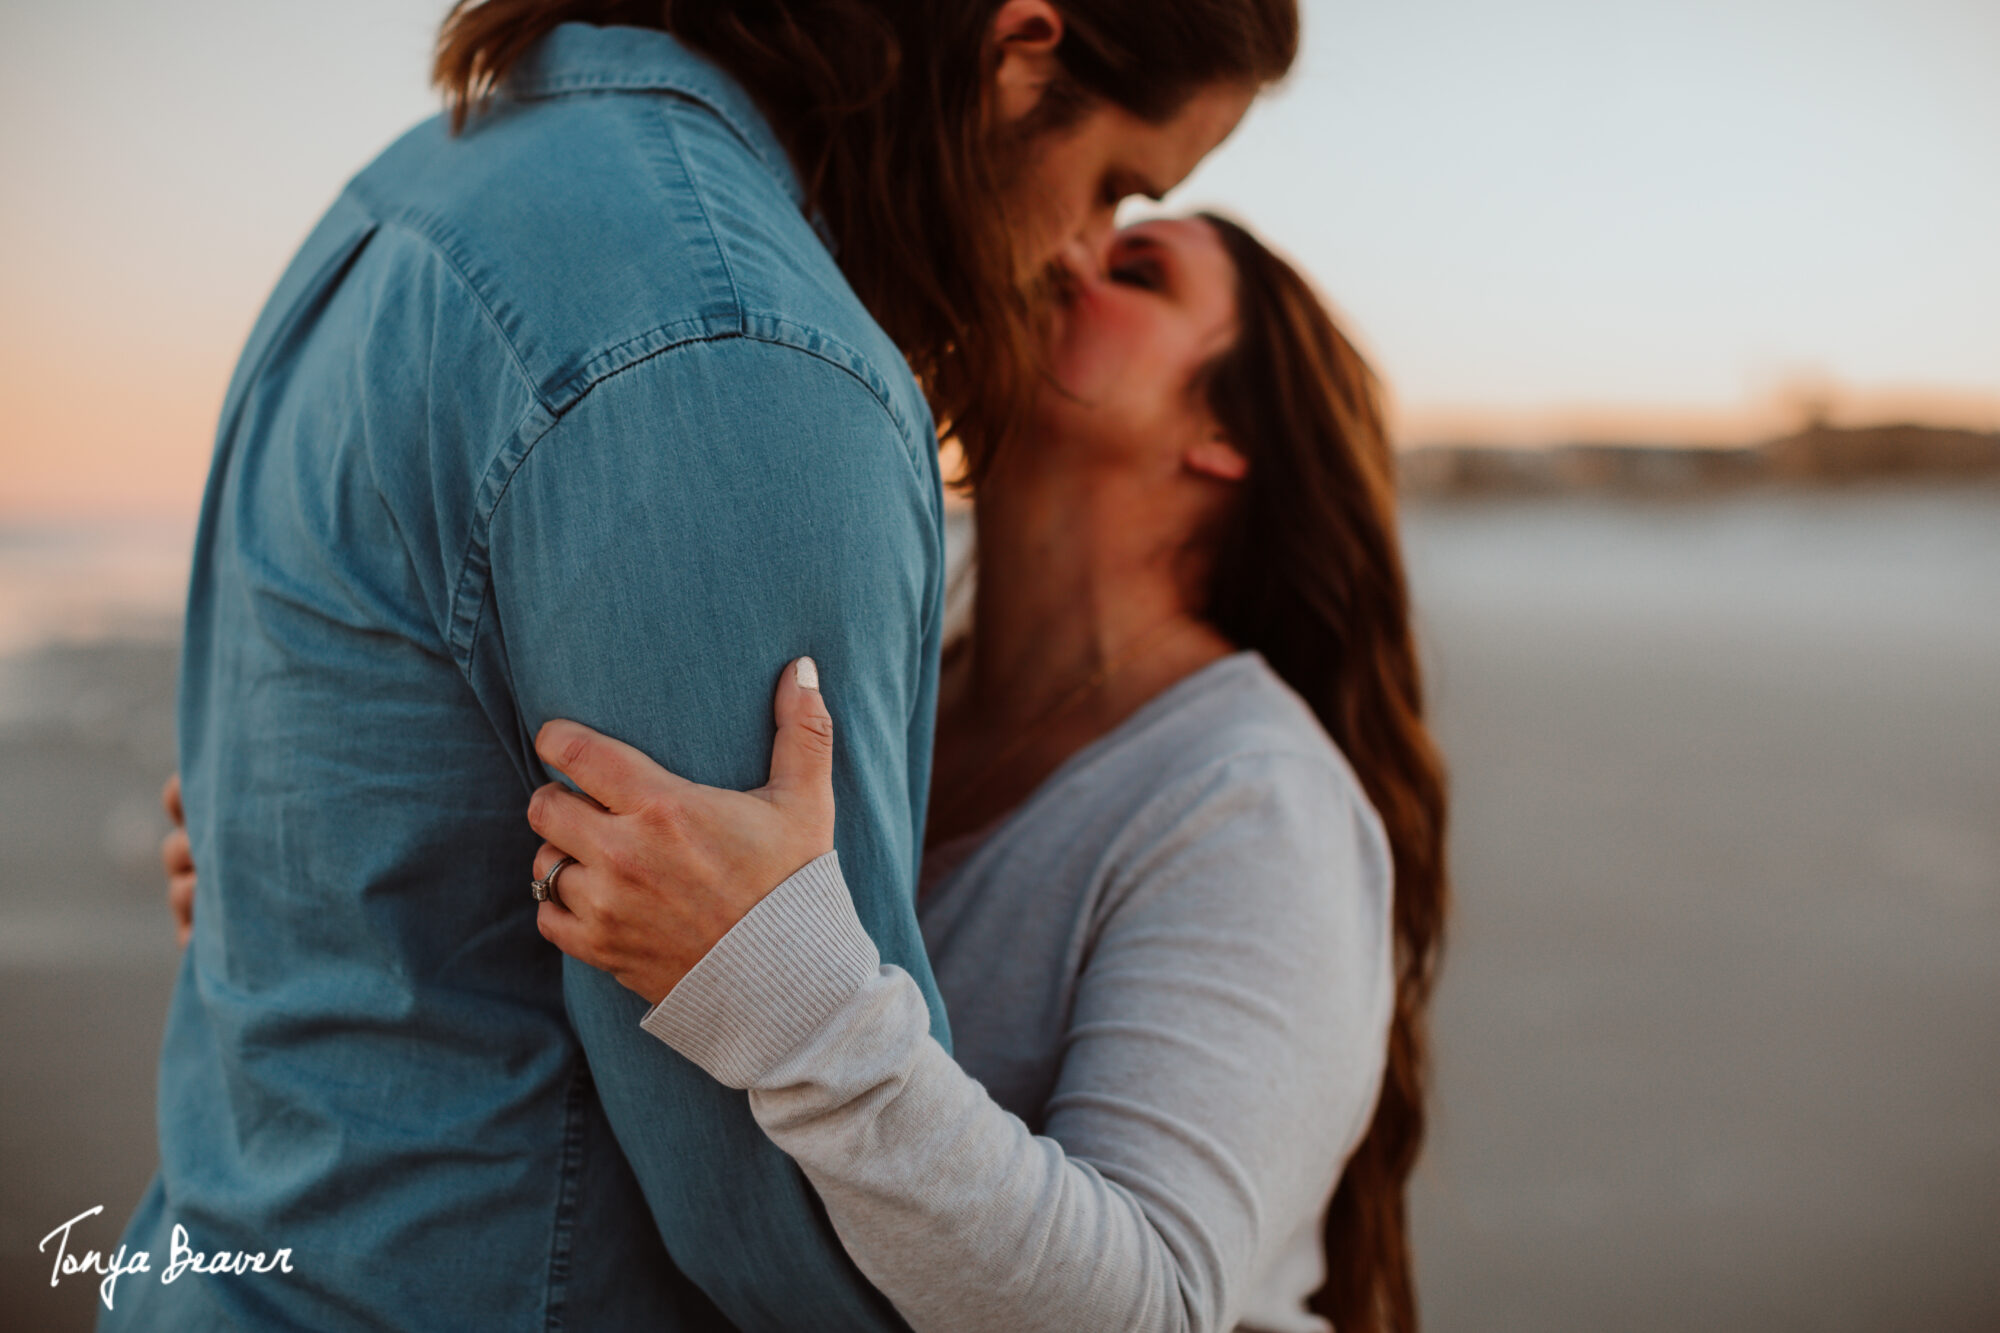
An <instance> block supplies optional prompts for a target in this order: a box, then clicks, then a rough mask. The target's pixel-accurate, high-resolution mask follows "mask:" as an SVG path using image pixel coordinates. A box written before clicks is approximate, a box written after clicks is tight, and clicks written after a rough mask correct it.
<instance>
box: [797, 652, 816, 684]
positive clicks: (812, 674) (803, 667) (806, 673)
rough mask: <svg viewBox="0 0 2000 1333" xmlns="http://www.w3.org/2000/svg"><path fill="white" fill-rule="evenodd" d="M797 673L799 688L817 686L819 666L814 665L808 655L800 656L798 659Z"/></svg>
mask: <svg viewBox="0 0 2000 1333" xmlns="http://www.w3.org/2000/svg"><path fill="white" fill-rule="evenodd" d="M798 673H799V688H800V689H802V690H816V689H818V688H819V667H817V666H816V665H814V663H813V660H812V659H811V658H810V657H801V658H800V659H799V665H798Z"/></svg>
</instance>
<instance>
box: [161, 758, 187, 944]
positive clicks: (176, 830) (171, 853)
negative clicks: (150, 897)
mask: <svg viewBox="0 0 2000 1333" xmlns="http://www.w3.org/2000/svg"><path fill="white" fill-rule="evenodd" d="M160 804H161V805H163V806H165V807H166V808H167V818H168V819H171V820H173V821H174V827H173V831H172V832H171V833H169V834H167V836H166V837H164V838H162V839H161V840H160V864H161V866H163V867H164V868H165V869H166V872H167V910H168V911H169V912H171V913H173V917H174V939H175V940H176V942H178V943H179V944H180V946H181V947H182V948H183V949H185V948H186V947H187V942H188V940H189V938H190V937H192V936H193V934H194V848H193V847H192V846H190V845H189V843H188V831H187V811H185V810H183V809H182V808H181V775H180V774H178V773H176V774H174V775H173V776H172V777H170V778H168V779H167V785H166V786H165V787H163V788H161V789H160Z"/></svg>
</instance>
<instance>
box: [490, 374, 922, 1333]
mask: <svg viewBox="0 0 2000 1333" xmlns="http://www.w3.org/2000/svg"><path fill="white" fill-rule="evenodd" d="M918 424H919V427H920V430H919V431H917V432H913V431H912V430H911V429H909V428H908V426H907V423H899V422H898V421H897V419H896V418H895V417H893V416H892V415H891V413H890V410H889V409H888V408H887V407H886V406H885V405H884V402H883V400H882V399H880V398H879V397H877V396H876V395H875V394H874V393H873V392H872V391H871V390H870V389H869V388H868V387H867V385H866V384H864V383H863V382H862V381H861V380H860V379H857V378H856V377H855V376H854V375H853V374H851V373H850V372H849V371H848V370H847V369H845V368H843V367H842V366H840V365H837V364H834V363H833V362H830V361H828V360H826V359H823V358H821V357H819V356H818V355H815V354H814V353H812V352H810V351H807V350H804V349H801V348H797V347H793V346H789V345H782V344H774V343H769V342H763V341H758V340H754V339H749V338H740V337H739V338H725V339H718V340H713V341H704V342H694V343H688V344H684V345H681V346H679V347H677V348H674V349H672V350H670V351H667V352H665V353H662V354H661V355H658V356H655V357H653V358H651V359H649V360H646V361H642V362H640V363H639V364H638V365H636V366H633V367H631V368H630V369H627V370H625V371H623V372H621V373H619V374H617V375H614V376H612V377H610V378H609V379H607V380H605V381H603V382H602V383H600V384H598V385H597V386H595V387H594V388H592V389H591V390H590V392H589V393H587V394H586V395H585V396H584V397H583V398H582V399H581V400H580V401H579V402H578V403H577V404H576V405H575V406H574V407H572V408H571V409H570V411H569V412H567V413H566V414H565V415H564V416H563V417H562V418H561V419H560V420H558V421H557V422H556V424H555V425H554V426H552V427H551V428H550V429H549V430H548V432H547V433H546V434H545V435H544V436H543V437H542V438H541V439H540V440H539V441H538V442H536V443H535V445H534V446H533V448H532V449H531V450H530V451H529V452H528V454H527V455H526V457H525V458H524V459H523V461H522V462H521V464H520V466H519V467H518V468H517V469H516V471H515V473H514V475H513V477H512V478H511V480H510V481H509V483H508V485H507V489H506V491H505V493H504V496H503V498H502V499H501V500H500V501H499V502H498V504H497V505H496V507H495V509H494V513H493V521H492V525H491V539H490V542H491V559H492V580H493V583H492V586H493V590H494V591H493V603H492V609H491V615H492V617H493V620H492V623H491V624H490V625H487V626H485V627H484V628H483V629H482V631H481V634H480V638H479V647H478V649H477V651H478V652H482V653H483V652H495V653H498V654H500V655H501V658H502V660H503V661H504V669H505V672H506V674H507V676H508V679H509V682H510V685H511V689H512V694H513V697H514V699H515V700H516V701H517V704H518V707H519V710H520V717H519V723H520V725H521V727H522V728H523V731H524V735H525V736H529V737H531V736H532V735H533V733H534V731H535V730H536V729H537V728H539V727H540V726H541V724H542V723H543V722H545V721H546V720H548V719H550V718H553V717H567V718H573V719H575V720H576V721H579V722H583V723H585V724H587V725H589V726H592V727H595V728H597V729H599V730H601V731H604V732H606V733H608V734H610V735H613V736H616V737H618V738H620V739H621V740H624V741H627V742H630V743H631V744H633V745H636V746H637V747H639V748H640V749H642V750H644V751H645V752H646V753H648V754H650V755H652V756H653V757H654V758H656V759H657V760H659V761H660V762H661V763H663V764H665V765H666V766H667V767H668V768H671V769H672V770H674V771H675V772H677V773H679V774H681V775H683V776H685V777H688V778H691V779H694V780H695V781H699V782H704V783H709V784H712V785H717V786H726V787H734V788H739V789H740V788H749V787H755V786H759V785H761V784H762V783H763V781H764V778H765V776H766V773H767V770H768V766H769V759H770V745H771V738H772V721H771V695H772V691H773V689H774V688H775V686H776V683H777V678H778V673H779V671H780V670H781V669H782V667H783V666H784V665H785V664H786V663H787V662H789V661H790V660H791V659H793V658H795V657H798V656H800V655H803V654H810V655H811V656H812V657H814V658H815V659H816V660H817V661H818V663H819V666H820V679H821V682H822V686H823V689H824V691H825V694H826V699H827V703H828V706H829V707H830V708H831V710H832V712H833V716H834V718H835V719H836V720H837V723H838V726H839V728H840V736H839V744H838V745H837V746H836V758H835V773H834V786H835V796H836V800H837V802H838V809H839V820H838V829H837V833H836V845H837V849H838V851H839V853H840V859H841V861H842V863H843V864H844V865H846V866H847V867H848V868H849V872H850V874H849V883H850V884H853V885H855V886H857V887H856V889H855V890H854V896H855V906H856V909H857V911H858V913H859V915H860V917H861V920H862V922H863V924H864V925H865V926H866V928H867V929H868V931H869V933H870V935H871V936H872V937H873V939H874V940H875V942H876V945H877V946H878V948H879V949H880V950H881V954H882V957H883V959H884V961H889V962H894V963H895V964H897V965H898V966H900V967H902V968H904V969H905V970H906V971H908V972H909V973H910V974H911V975H912V976H914V977H916V978H917V979H918V984H919V986H920V987H921V988H922V990H923V992H924V996H925V999H926V1001H927V1002H928V1004H929V1006H930V1011H931V1015H932V1027H933V1029H934V1031H936V1032H937V1034H938V1036H939V1037H940V1039H941V1040H943V1039H946V1038H947V1034H946V1032H945V1028H944V1022H943V1008H942V1004H941V1002H940V1001H939V999H938V996H937V989H936V985H935V982H934V981H933V980H932V977H931V972H930V966H929V963H928V961H927V959H926V957H925V954H924V949H923V941H922V937H921V935H920V934H919V933H918V929H917V922H916V915H915V905H914V898H913V885H914V877H915V866H916V861H917V856H918V849H919V847H920V840H921V821H922V802H923V795H922V794H923V790H924V785H925V783H926V782H927V780H928V764H929V742H930V726H931V717H932V712H933V708H934V704H935V697H934V695H935V689H936V649H937V645H936V640H935V636H936V634H937V633H938V629H939V625H938V620H939V618H940V616H939V602H940V588H941V579H942V570H941V568H940V566H941V563H942V549H941V536H940V527H939V525H940V521H941V516H940V513H939V506H938V491H937V480H936V470H935V468H936V460H935V456H934V454H932V453H930V452H929V440H928V430H927V428H922V427H923V423H918ZM919 434H920V435H921V438H916V437H915V436H917V435H919ZM526 873H527V872H526V868H525V867H524V868H523V879H524V882H525V879H526ZM524 891H525V889H524ZM565 994H566V998H567V1002H568V1006H569V1013H570V1019H571V1022H572V1023H573V1024H574V1026H575V1028H576V1031H577V1034H578V1036H579V1038H580V1039H581V1040H582V1043H583V1046H584V1049H585V1051H586V1053H587V1055H588V1058H589V1061H590V1066H591V1071H592V1074H593V1076H594V1078H595V1080H596V1083H597V1087H598V1089H599V1093H600V1095H601V1097H602V1099H603V1103H604V1109H605V1111H606V1113H607V1114H608V1116H609V1118H610V1122H611V1125H612V1128H613V1130H614V1132H615V1134H616V1136H617V1138H618V1142H619V1145H620V1147H621V1148H622V1149H623V1151H624V1153H625V1155H626V1157H627V1158H628V1159H629V1161H630V1163H631V1165H632V1167H633V1169H634V1171H635V1172H636V1174H637V1176H638V1179H639V1182H640V1184H641V1186H642V1188H643V1190H644V1192H645V1195H646V1199H647V1202H648V1204H649V1205H650V1207H651V1210H652V1214H653V1220H654V1222H655V1223H656V1224H657V1226H658V1228H659V1231H660V1234H661V1236H662V1238H663V1239H664V1241H665V1242H666V1245H667V1248H668V1249H669V1251H670V1252H671V1253H672V1255H673V1258H674V1260H675V1261H676V1262H677V1263H678V1264H679V1265H680V1266H681V1268H682V1269H683V1271H685V1272H686V1273H687V1274H688V1276H689V1277H691V1278H693V1279H694V1280H695V1281H696V1282H697V1283H698V1284H699V1285H700V1286H701V1287H702V1288H703V1289H704V1290H705V1291H706V1292H707V1293H708V1295H709V1296H710V1298H711V1299H712V1300H714V1301H715V1303H716V1304H717V1305H718V1306H719V1307H720V1308H721V1310H722V1311H723V1312H724V1313H725V1314H727V1315H728V1317H729V1318H730V1319H731V1320H732V1321H733V1322H734V1323H735V1324H736V1325H737V1326H738V1327H739V1328H741V1329H744V1330H759V1329H773V1330H779V1329H789V1328H797V1327H801V1326H802V1324H801V1320H804V1319H809V1321H810V1323H811V1325H812V1326H813V1327H814V1328H819V1329H829V1330H838V1329H879V1328H885V1327H900V1321H899V1320H897V1318H896V1316H895V1314H894V1312H893V1310H892V1309H891V1307H890V1306H889V1305H888V1303H887V1302H886V1300H884V1299H883V1298H882V1297H881V1296H880V1295H879V1294H878V1293H876V1292H875V1291H874V1290H873V1289H872V1288H870V1287H869V1286H868V1285H867V1283H866V1282H865V1281H864V1280H863V1279H862V1278H861V1277H860V1275H859V1273H858V1272H857V1271H856V1270H855V1268H854V1267H853V1265H852V1263H851V1262H850V1261H849V1260H848V1258H847V1256H846V1254H845V1252H844V1251H843V1250H842V1248H841V1247H840V1244H839V1242H838V1240H837V1239H836V1237H835V1236H834V1233H833V1231H832V1230H831V1228H830V1227H829V1226H828V1224H827V1222H826V1219H825V1214H824V1212H823V1210H822V1208H821V1206H820V1204H819V1201H818V1199H817V1198H816V1197H815V1196H814V1195H813V1194H812V1193H811V1191H810V1188H809V1186H808V1185H807V1184H806V1183H805V1180H804V1177H803V1176H802V1175H801V1174H800V1173H799V1171H798V1169H797V1167H796V1166H795V1165H794V1164H793V1163H792V1161H791V1160H790V1159H789V1158H788V1157H786V1156H785V1155H784V1154H783V1153H781V1152H780V1151H779V1150H778V1149H777V1148H776V1147H774V1146H773V1145H772V1144H771V1142H770V1140H769V1139H767V1138H766V1137H765V1136H764V1134H763V1132H762V1131H761V1130H760V1129H759V1128H758V1126H757V1124H756V1122H755V1120H754V1119H753V1118H752V1117H751V1114H750V1109H749V1106H748V1103H747V1101H746V1098H745V1095H744V1094H743V1093H742V1092H740V1091H736V1090H734V1089H730V1088H726V1087H724V1086H723V1085H722V1084H720V1083H718V1082H716V1081H715V1080H714V1079H712V1078H710V1077H709V1076H708V1075H707V1074H705V1073H703V1072H702V1071H701V1070H700V1069H699V1068H697V1067H696V1066H695V1065H693V1064H691V1063H689V1062H687V1061H686V1060H685V1059H683V1058H682V1057H680V1056H679V1055H676V1054H674V1053H673V1052H671V1051H670V1050H667V1049H666V1048H664V1047H662V1046H661V1044H660V1043H659V1042H657V1041H654V1040H653V1039H652V1038H651V1037H649V1036H648V1035H647V1034H646V1033H645V1032H644V1031H643V1030H642V1029H641V1028H640V1026H639V1021H640V1019H641V1017H642V1016H643V1015H644V1013H645V1011H646V1004H645V1002H644V1001H643V1000H642V999H640V998H639V997H638V996H636V995H634V994H632V993H630V992H628V991H626V990H624V989H623V988H622V987H620V986H619V985H618V983H617V982H616V981H614V980H612V979H611V978H610V977H609V976H608V975H606V974H603V973H600V972H597V971H595V970H593V969H591V968H588V967H585V966H583V965H582V964H578V963H575V962H573V961H571V962H569V964H568V967H567V970H566V973H565Z"/></svg>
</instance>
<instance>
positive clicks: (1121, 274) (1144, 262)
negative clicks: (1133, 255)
mask: <svg viewBox="0 0 2000 1333" xmlns="http://www.w3.org/2000/svg"><path fill="white" fill-rule="evenodd" d="M1111 280H1112V281H1113V282H1122V283H1124V284H1126V285H1127V286H1131V287H1143V288H1144V289H1145V290H1147V291H1149V292H1157V291H1164V290H1165V289H1166V285H1167V282H1166V274H1165V272H1164V271H1163V270H1162V269H1161V267H1160V263H1159V261H1158V260H1156V259H1152V258H1142V259H1128V260H1126V261H1125V262H1124V263H1122V264H1114V265H1112V266H1111Z"/></svg>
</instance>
